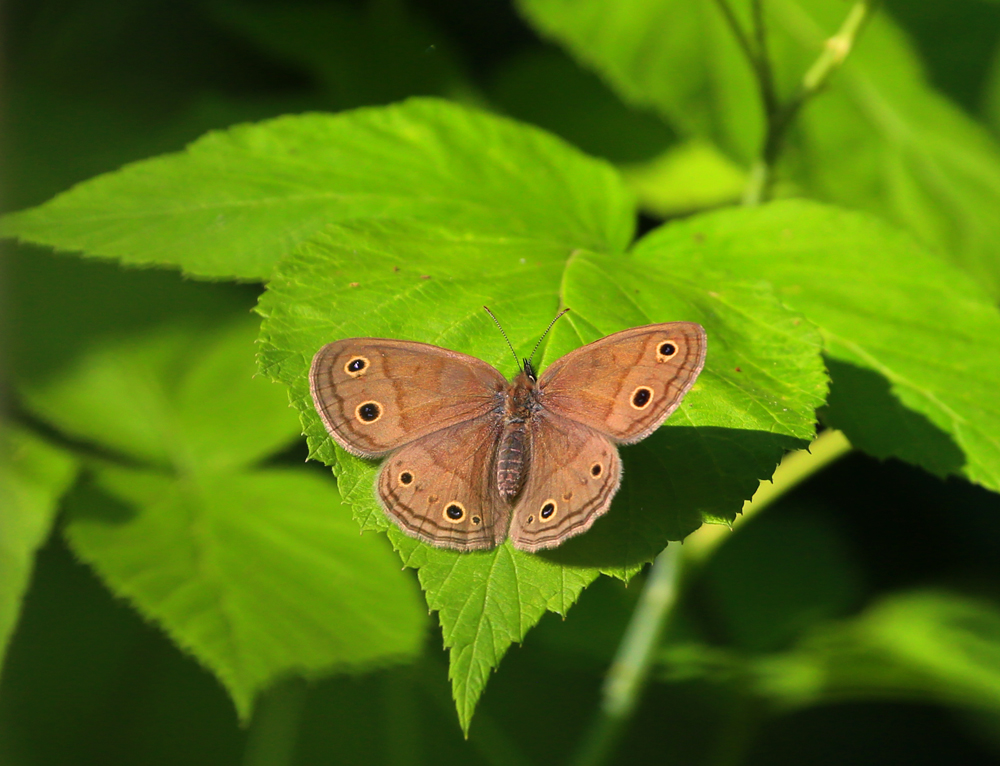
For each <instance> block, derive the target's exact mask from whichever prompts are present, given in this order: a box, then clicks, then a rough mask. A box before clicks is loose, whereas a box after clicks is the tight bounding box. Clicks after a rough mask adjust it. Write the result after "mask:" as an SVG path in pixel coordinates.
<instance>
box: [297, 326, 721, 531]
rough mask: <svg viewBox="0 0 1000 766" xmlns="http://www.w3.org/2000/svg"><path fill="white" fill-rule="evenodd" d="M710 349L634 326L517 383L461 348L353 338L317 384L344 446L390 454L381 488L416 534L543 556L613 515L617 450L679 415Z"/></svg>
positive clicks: (328, 354)
mask: <svg viewBox="0 0 1000 766" xmlns="http://www.w3.org/2000/svg"><path fill="white" fill-rule="evenodd" d="M487 311H489V309H487ZM563 313H565V312H563ZM490 315H491V316H492V312H491V314H490ZM559 316H562V314H560V315H559ZM558 318H559V317H556V319H558ZM494 319H495V317H494ZM554 322H555V320H553V323H554ZM497 324H498V325H499V322H498V323H497ZM551 326H552V325H549V327H550V328H551ZM502 331H503V328H501V332H502ZM546 332H548V330H546ZM504 337H505V338H506V334H504ZM542 337H543V338H544V335H543V336H542ZM706 342H707V341H706V337H705V330H704V329H703V328H702V327H701V325H698V324H694V323H693V322H667V323H664V324H651V325H646V326H644V327H633V328H632V329H630V330H623V331H622V332H617V333H614V334H613V335H609V336H607V337H606V338H602V339H601V340H597V341H594V342H593V343H590V344H588V345H586V346H583V347H582V348H578V349H577V350H575V351H572V352H570V353H569V354H567V355H566V356H564V357H562V358H560V359H557V360H556V361H555V362H553V363H552V364H551V365H550V366H549V367H548V369H546V370H545V372H544V373H542V375H541V377H539V376H537V375H536V374H535V370H534V368H533V367H532V365H531V361H530V358H529V359H525V360H523V362H520V363H519V365H520V367H521V371H520V372H519V373H518V375H517V376H516V377H515V378H514V380H513V381H511V382H510V383H508V382H507V380H506V379H505V378H504V377H503V375H501V374H500V373H499V372H498V371H497V370H496V369H494V368H493V367H491V366H490V365H488V364H487V363H486V362H483V361H481V360H479V359H476V358H475V357H471V356H466V355H465V354H459V353H457V352H455V351H448V350H447V349H443V348H439V347H437V346H431V345H428V344H426V343H416V342H413V341H405V340H386V339H382V338H348V339H347V340H338V341H335V342H334V343H329V344H327V345H326V346H323V348H321V349H320V350H319V351H318V352H317V354H316V356H315V357H314V358H313V362H312V368H311V369H310V371H309V386H310V390H311V392H312V398H313V403H314V404H315V405H316V409H317V411H318V412H319V414H320V417H322V419H323V423H324V424H325V425H326V430H327V431H328V432H329V433H330V436H332V437H333V438H334V440H336V442H337V443H338V444H339V445H340V446H341V447H343V448H344V449H346V450H347V451H348V452H351V453H353V454H355V455H360V456H361V457H366V458H378V457H383V456H388V457H387V459H386V460H385V461H384V462H383V464H382V468H381V470H380V471H379V474H378V478H377V479H376V482H375V491H376V493H377V495H378V497H379V500H380V501H381V503H382V506H383V507H384V508H385V511H386V513H387V514H388V515H389V518H391V519H392V520H393V521H394V522H395V523H396V524H397V525H398V526H399V528H400V529H402V530H403V531H404V532H405V533H406V534H408V535H410V536H412V537H415V538H417V539H419V540H423V541H424V542H427V543H430V544H431V545H436V546H439V547H444V548H454V549H456V550H460V551H470V550H478V549H485V548H493V547H495V546H497V545H500V544H501V543H503V541H504V540H505V539H506V538H507V537H510V540H511V542H512V543H513V545H514V547H515V548H519V549H521V550H523V551H536V550H539V549H542V548H552V547H555V546H557V545H559V544H560V543H562V542H563V541H564V540H566V539H567V538H570V537H573V536H574V535H578V534H580V533H582V532H585V531H587V530H588V529H589V528H590V526H591V524H593V523H594V521H595V520H596V519H597V518H598V517H599V516H601V515H602V514H603V513H604V512H605V511H607V510H608V506H610V505H611V499H612V498H613V497H614V495H615V492H617V491H618V485H619V484H620V483H621V475H622V468H621V460H620V458H619V457H618V450H617V448H616V447H615V445H616V444H631V443H633V442H637V441H639V440H640V439H644V438H646V437H647V436H649V435H650V434H651V433H652V432H653V431H654V430H656V428H658V427H659V426H660V424H661V423H663V421H664V420H666V418H667V416H668V415H670V413H672V412H673V411H674V410H675V409H676V408H677V405H678V404H679V403H680V401H681V399H682V398H683V397H684V394H686V393H687V392H688V390H689V389H690V388H691V386H692V385H693V384H694V381H695V378H697V377H698V373H699V372H701V368H702V366H703V365H704V363H705V349H706ZM539 343H541V341H539ZM508 344H509V341H508ZM536 349H537V346H536ZM512 350H513V348H512ZM532 353H534V352H532ZM514 358H515V360H516V359H517V355H516V354H515V357H514Z"/></svg>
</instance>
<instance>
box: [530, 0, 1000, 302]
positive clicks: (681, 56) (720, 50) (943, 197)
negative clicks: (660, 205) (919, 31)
mask: <svg viewBox="0 0 1000 766" xmlns="http://www.w3.org/2000/svg"><path fill="white" fill-rule="evenodd" d="M731 5H732V6H733V7H734V8H735V9H736V11H737V15H738V16H739V17H740V20H741V23H742V25H743V27H744V29H749V28H750V25H749V23H748V18H747V17H748V2H747V0H743V2H734V3H731ZM520 7H521V8H522V10H523V12H524V13H525V14H526V15H527V16H528V18H529V19H530V20H531V21H532V23H533V24H535V25H536V26H537V27H538V28H539V29H540V30H541V31H543V32H544V33H545V34H547V35H549V36H551V37H553V38H554V39H556V40H558V41H559V42H561V43H562V44H564V45H566V46H567V47H568V48H569V49H570V50H571V51H572V53H573V54H574V55H575V56H576V57H577V58H578V59H579V60H580V61H581V62H583V63H584V64H585V65H587V66H590V67H592V68H594V69H596V70H597V71H598V72H600V73H601V74H602V75H603V76H604V77H605V78H607V80H608V81H609V82H610V83H611V84H612V85H613V86H614V87H615V88H617V89H618V91H619V92H620V93H621V94H622V95H623V96H624V97H625V98H627V99H628V100H629V101H630V102H631V103H634V104H637V105H641V106H652V107H654V108H656V109H658V110H659V112H660V114H662V115H663V116H664V117H665V118H666V119H667V120H668V122H670V124H671V125H673V126H675V127H677V128H678V129H679V130H680V131H682V132H684V133H685V134H686V135H689V136H702V137H706V138H710V139H711V140H713V141H714V142H716V143H717V144H718V145H719V146H720V147H721V148H722V149H724V150H725V151H726V152H728V153H729V155H730V156H731V157H733V158H734V159H736V160H737V161H740V162H742V163H744V164H749V162H750V161H751V160H753V159H754V158H755V157H756V156H757V155H758V154H759V151H760V147H761V145H762V140H763V122H762V113H761V106H760V98H759V95H758V88H757V85H756V83H755V81H754V78H753V76H752V74H751V70H750V66H749V64H748V63H747V61H746V58H745V57H744V56H743V55H742V53H741V51H740V50H739V46H738V45H737V42H736V39H735V37H734V36H733V34H732V33H731V31H730V30H729V29H728V27H727V26H726V25H725V23H724V22H723V17H722V14H721V13H720V11H719V8H718V3H715V2H712V1H711V0H701V2H695V3H689V2H682V1H681V0H624V1H623V2H619V0H586V1H585V2H576V0H573V1H570V0H521V2H520ZM765 9H766V21H767V24H768V34H769V38H770V49H771V52H772V54H773V58H774V62H773V63H774V68H775V70H776V76H777V79H778V85H779V91H780V92H781V94H783V97H786V98H787V97H788V96H789V95H790V94H791V93H793V92H794V90H795V89H796V88H797V87H798V85H799V83H800V82H801V79H802V76H803V74H804V73H805V72H806V70H807V68H808V66H809V65H810V63H811V62H812V61H814V60H815V58H816V57H817V56H818V55H819V53H820V51H821V50H822V48H823V45H824V41H825V40H826V39H827V38H828V37H830V36H831V35H833V34H834V33H835V32H836V31H837V29H838V27H839V25H840V23H841V22H842V21H843V18H844V16H845V15H846V13H847V10H848V9H847V8H846V7H845V6H844V3H843V2H841V1H840V0H781V1H780V2H772V3H767V4H765ZM679 72H682V73H683V76H678V73H679ZM790 143H791V144H792V146H791V149H792V151H790V152H789V153H788V156H787V161H786V162H784V163H783V164H782V167H781V169H780V170H781V171H782V172H783V173H785V174H786V175H788V176H790V178H791V179H792V180H793V181H794V183H795V184H797V185H799V186H800V187H803V188H805V189H807V190H808V191H809V192H810V193H812V194H813V195H814V196H817V197H819V198H821V199H826V200H830V201H835V202H839V203H843V204H845V205H847V206H850V207H855V208H862V209H866V210H869V211H871V212H875V213H878V214H880V215H882V216H884V217H886V218H887V219H889V220H892V221H895V222H897V223H898V224H900V225H902V226H904V227H906V228H908V229H910V230H911V231H912V232H914V233H915V234H916V235H917V236H919V237H920V238H921V239H922V240H923V241H924V242H925V243H928V244H930V245H933V246H935V247H937V248H940V249H941V250H942V251H943V252H945V253H947V254H948V257H949V258H950V259H952V260H954V262H955V263H957V264H959V265H961V266H962V267H963V268H965V269H967V270H968V271H969V272H970V273H971V274H973V275H974V276H976V277H977V278H978V279H981V280H982V281H983V282H984V284H985V285H986V286H987V287H988V289H989V290H990V291H991V293H992V294H993V296H994V297H997V296H1000V259H997V257H996V251H997V247H998V246H1000V216H997V215H996V210H997V209H998V208H1000V149H998V147H997V145H996V143H995V142H994V141H993V140H992V139H991V138H990V137H989V136H988V135H987V133H986V131H984V130H983V129H982V127H981V126H979V125H977V124H976V123H975V122H974V121H973V120H972V119H970V118H969V117H968V116H967V115H966V114H964V113H963V112H962V111H961V110H959V109H958V108H956V107H955V106H954V105H953V104H951V103H950V102H949V101H947V100H946V99H945V98H943V97H942V96H941V95H940V94H938V93H937V92H936V91H935V90H934V89H933V88H932V87H931V86H930V85H929V84H928V82H927V81H926V78H925V77H924V76H923V74H922V72H921V71H920V67H919V64H918V61H917V57H916V55H915V54H914V52H913V51H912V49H911V48H910V46H909V44H908V43H907V41H906V40H905V39H904V38H903V36H902V34H901V33H900V31H899V30H898V28H897V27H896V26H895V25H894V24H893V23H892V21H891V20H890V19H889V18H887V17H886V16H885V15H884V14H879V15H877V16H876V17H875V18H873V19H872V20H871V22H870V23H869V24H868V25H866V28H865V29H864V32H863V33H862V35H861V37H860V39H859V40H858V42H857V43H856V44H855V46H854V47H853V49H852V51H851V54H850V56H849V57H848V58H847V60H846V62H845V64H844V66H843V68H842V71H838V72H837V73H836V75H835V76H834V78H833V80H832V81H831V84H830V87H829V88H828V89H826V90H825V91H824V92H823V93H822V94H820V95H818V96H817V97H815V98H814V99H813V100H812V101H811V102H810V103H809V104H808V105H807V106H806V108H805V109H804V110H802V111H801V112H800V113H799V115H798V116H797V119H796V123H795V125H794V126H793V131H792V135H791V136H790Z"/></svg>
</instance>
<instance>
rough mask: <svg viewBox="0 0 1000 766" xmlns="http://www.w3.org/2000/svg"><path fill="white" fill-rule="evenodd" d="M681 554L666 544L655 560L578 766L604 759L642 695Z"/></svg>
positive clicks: (673, 597)
mask: <svg viewBox="0 0 1000 766" xmlns="http://www.w3.org/2000/svg"><path fill="white" fill-rule="evenodd" d="M681 550H682V548H681V546H680V545H678V544H677V543H673V544H671V545H668V546H667V547H666V549H665V550H664V551H663V552H662V553H661V554H660V555H659V556H657V557H656V561H654V562H653V567H652V569H650V571H649V577H647V578H646V584H645V586H644V587H643V590H642V595H641V596H640V597H639V603H638V605H637V606H636V608H635V611H634V612H633V614H632V619H631V621H630V622H629V625H628V628H627V629H626V631H625V636H624V637H623V638H622V641H621V644H619V646H618V651H617V652H616V654H615V658H614V661H613V662H612V663H611V668H610V669H609V670H608V674H607V676H606V678H605V681H604V690H603V699H602V701H601V708H600V711H599V712H598V720H597V721H596V723H595V725H594V726H593V727H591V728H590V729H589V733H588V736H587V737H586V738H584V741H583V743H582V745H581V747H580V750H579V751H578V753H577V757H576V759H575V760H574V763H575V764H576V765H577V766H596V765H597V764H601V763H604V762H605V761H606V760H607V758H608V756H609V755H610V754H611V752H612V751H613V749H614V747H615V745H616V744H617V743H618V739H619V737H620V735H621V730H622V727H623V726H624V725H625V723H626V722H627V721H628V719H629V718H630V717H631V715H632V712H633V711H634V710H635V706H636V705H637V704H638V702H639V699H640V698H641V696H642V690H643V688H644V687H645V685H646V682H647V681H648V679H649V666H650V663H652V661H653V649H654V648H655V647H656V646H657V645H658V644H659V639H660V635H661V634H662V632H663V628H664V626H665V625H666V621H667V615H669V614H670V613H671V612H672V611H673V606H674V603H675V602H676V601H677V591H678V587H677V580H678V573H679V571H680V566H679V562H678V559H679V558H680V555H681Z"/></svg>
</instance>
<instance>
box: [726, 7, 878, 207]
mask: <svg viewBox="0 0 1000 766" xmlns="http://www.w3.org/2000/svg"><path fill="white" fill-rule="evenodd" d="M760 2H761V0H754V3H753V7H754V24H755V26H756V27H757V39H758V47H759V48H760V49H759V50H758V52H757V55H756V56H754V55H753V54H752V53H749V54H748V55H749V56H750V57H751V61H750V64H751V66H752V67H753V70H754V72H755V73H756V75H757V79H758V81H759V83H760V88H761V94H762V97H763V100H764V113H765V118H766V121H767V129H766V134H765V136H764V146H763V149H762V150H761V154H760V157H759V158H758V159H757V161H756V162H755V163H754V165H753V167H752V168H751V169H750V177H749V179H748V181H747V186H746V189H745V190H744V192H743V204H744V205H759V204H761V203H762V202H765V201H767V198H768V196H769V195H770V192H771V183H772V181H773V178H774V166H775V164H776V163H777V160H778V157H779V155H780V154H781V150H782V148H783V146H784V139H785V133H786V132H787V130H788V127H789V125H791V124H792V120H793V119H794V118H795V116H796V115H797V114H798V112H799V110H800V109H801V108H802V106H803V105H804V104H805V103H806V102H807V101H808V100H809V99H810V98H812V97H813V96H814V95H816V94H817V93H818V92H819V91H820V90H822V88H823V87H824V86H825V85H826V83H827V81H828V80H829V79H830V76H831V75H832V74H833V73H834V72H835V71H836V70H837V69H838V68H839V67H840V65H841V64H843V63H844V59H846V58H847V54H848V53H850V52H851V48H852V47H854V41H855V40H856V39H857V36H858V34H859V33H860V32H861V28H862V27H863V26H864V23H865V21H866V20H867V19H868V18H869V17H870V15H871V11H872V9H873V8H874V6H875V0H860V1H859V2H856V3H854V5H853V6H852V7H851V10H850V11H849V12H848V14H847V17H846V18H845V19H844V22H843V24H841V25H840V29H839V30H838V31H837V33H836V34H835V35H834V36H833V37H830V38H829V39H827V41H826V42H825V43H824V45H823V50H822V52H821V53H820V55H819V57H818V58H817V59H816V61H814V62H813V65H812V66H811V67H809V69H808V71H807V72H806V74H805V76H804V77H803V78H802V83H801V84H800V85H799V89H798V91H797V92H796V94H795V95H794V96H792V98H791V99H790V100H789V101H788V102H787V103H786V104H784V105H779V104H778V101H777V98H776V97H775V96H773V93H774V81H773V78H772V76H771V66H770V61H767V60H766V59H767V51H766V48H765V47H764V46H765V39H766V37H765V32H764V29H763V23H764V22H763V13H762V12H761V10H760ZM727 18H729V17H728V16H727ZM733 23H734V21H731V22H730V26H732V24H733ZM741 36H744V35H743V32H742V30H740V31H739V33H738V34H737V35H736V37H737V40H740V38H741ZM744 37H745V36H744ZM740 46H741V47H744V49H746V47H745V46H744V44H743V42H742V41H741V42H740ZM769 93H770V94H772V95H770V96H769V95H768V94H769Z"/></svg>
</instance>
